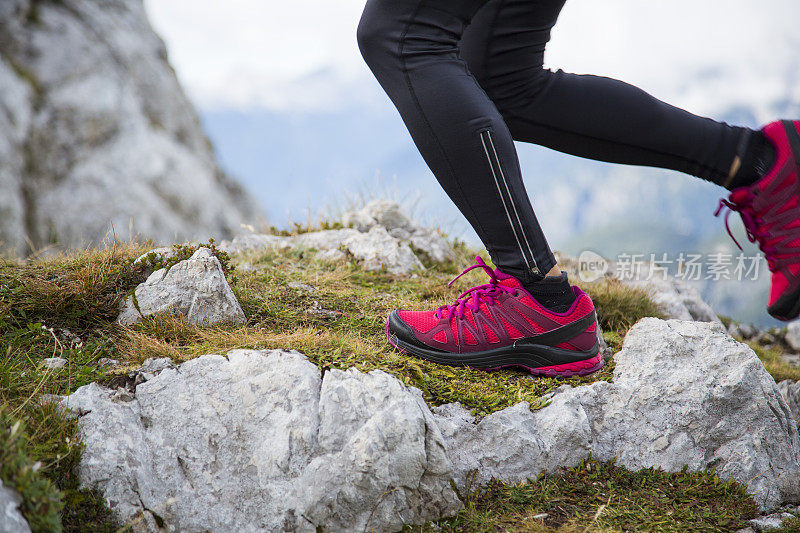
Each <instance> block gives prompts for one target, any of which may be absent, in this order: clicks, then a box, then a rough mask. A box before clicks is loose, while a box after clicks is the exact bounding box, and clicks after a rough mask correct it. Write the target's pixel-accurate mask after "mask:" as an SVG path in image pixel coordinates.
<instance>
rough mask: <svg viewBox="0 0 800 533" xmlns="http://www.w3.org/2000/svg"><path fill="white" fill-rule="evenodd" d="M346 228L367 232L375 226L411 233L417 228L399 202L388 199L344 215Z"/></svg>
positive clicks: (375, 201)
mask: <svg viewBox="0 0 800 533" xmlns="http://www.w3.org/2000/svg"><path fill="white" fill-rule="evenodd" d="M342 224H343V225H344V226H351V225H352V226H353V227H354V228H356V229H357V230H358V231H362V232H367V231H369V230H371V229H372V228H374V227H375V226H382V227H384V228H386V229H387V230H389V231H391V230H394V229H401V230H405V231H406V232H411V231H413V230H414V229H415V228H416V224H414V223H413V222H412V221H411V219H409V218H408V215H406V213H405V212H404V211H403V209H402V208H401V207H400V205H399V204H398V203H397V202H393V201H391V200H386V199H382V198H379V199H375V200H372V201H370V202H369V203H367V205H365V206H364V207H363V208H361V209H358V210H353V211H348V212H346V213H345V214H344V215H342Z"/></svg>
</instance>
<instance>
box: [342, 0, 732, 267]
mask: <svg viewBox="0 0 800 533" xmlns="http://www.w3.org/2000/svg"><path fill="white" fill-rule="evenodd" d="M563 3H564V1H563V0H488V1H487V0H435V1H434V0H368V2H367V5H366V7H365V9H364V14H363V16H362V18H361V22H360V24H359V27H358V44H359V47H360V49H361V53H362V55H363V56H364V59H365V60H366V62H367V64H368V65H369V66H370V68H371V69H372V71H373V73H374V74H375V76H376V78H377V79H378V81H379V82H380V84H381V85H382V87H383V88H384V90H385V91H386V93H387V94H388V95H389V97H390V98H391V99H392V102H393V103H394V104H395V106H396V107H397V109H398V111H399V112H400V115H401V116H402V118H403V121H404V122H405V124H406V126H407V127H408V129H409V132H410V133H411V136H412V138H413V140H414V142H415V143H416V145H417V147H418V148H419V150H420V153H421V154H422V156H423V158H424V159H425V161H426V163H427V164H428V166H429V167H430V168H431V171H432V172H433V174H434V175H435V176H436V178H437V179H438V181H439V183H440V184H441V185H442V187H443V188H444V190H445V191H446V192H447V194H448V195H449V196H450V198H451V199H452V200H453V202H454V203H455V204H456V206H457V207H458V208H459V209H460V210H461V212H462V213H463V214H464V216H465V217H466V218H467V220H468V221H469V222H470V224H471V225H472V227H473V228H475V231H476V232H477V233H478V236H479V237H480V239H481V240H482V241H483V243H484V245H485V246H486V248H487V250H488V251H489V253H490V254H491V256H492V260H493V261H494V263H495V264H497V265H498V266H499V267H500V268H501V269H502V270H503V271H505V272H508V273H510V274H513V275H515V276H517V277H518V278H520V279H521V280H522V281H523V282H531V281H535V280H536V279H539V278H540V277H541V275H542V274H545V273H547V272H548V271H549V270H550V269H551V268H552V267H553V266H554V265H555V259H554V258H553V254H552V252H551V251H550V248H549V246H548V244H547V240H546V239H545V237H544V235H543V233H542V230H541V228H540V227H539V224H538V222H537V220H536V216H535V215H534V213H533V209H532V208H531V205H530V201H529V199H528V195H527V193H526V191H525V186H524V184H523V182H522V176H521V172H520V168H519V162H518V160H517V155H516V150H515V148H514V143H513V138H516V139H518V140H522V141H528V142H534V143H537V144H543V145H545V146H550V147H552V148H556V149H558V150H562V151H565V152H570V153H574V154H576V155H581V156H584V157H592V158H595V159H601V160H605V161H614V162H620V163H631V164H641V165H652V166H663V167H665V168H674V169H676V170H682V171H684V172H689V173H692V174H696V175H700V176H701V177H704V178H716V177H718V176H721V175H723V174H724V173H725V172H727V168H728V167H730V164H731V162H732V160H733V157H734V154H735V151H736V147H737V145H738V142H739V138H740V137H741V136H742V135H743V134H746V133H747V132H748V130H743V129H740V128H732V127H730V126H727V125H725V124H722V123H718V122H714V121H712V120H709V119H704V118H700V117H696V116H694V115H691V114H689V113H687V112H685V111H682V110H680V109H677V108H675V107H672V106H669V105H667V104H665V103H663V102H660V101H658V100H656V99H655V98H652V97H651V96H649V95H647V94H646V93H644V92H642V91H640V90H638V89H636V88H634V87H632V86H630V85H626V84H623V83H621V82H618V81H615V80H610V79H607V78H599V77H594V76H574V75H569V74H564V73H560V72H559V73H555V74H553V73H550V72H549V71H546V70H544V69H543V68H542V59H543V54H544V48H545V45H546V43H547V41H548V40H549V37H550V30H551V28H552V27H553V24H555V21H556V19H557V17H558V13H559V11H560V9H561V7H562V6H563ZM470 22H472V24H471V25H469V24H470ZM468 25H469V27H468V28H467V26H468ZM465 28H466V33H465ZM462 37H463V39H462ZM473 74H475V75H477V78H476V76H475V75H473ZM487 93H488V94H487ZM512 135H513V136H514V137H513V138H512ZM726 165H727V166H726Z"/></svg>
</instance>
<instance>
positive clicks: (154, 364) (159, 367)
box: [136, 357, 175, 381]
mask: <svg viewBox="0 0 800 533" xmlns="http://www.w3.org/2000/svg"><path fill="white" fill-rule="evenodd" d="M168 368H175V363H173V362H172V360H171V359H170V358H169V357H158V358H155V357H150V358H148V359H145V361H144V363H142V366H141V367H140V368H139V369H138V370H136V373H137V374H141V375H142V376H143V377H144V380H145V381H147V380H148V379H153V378H154V377H156V376H157V375H159V374H160V373H161V372H163V371H164V370H167V369H168Z"/></svg>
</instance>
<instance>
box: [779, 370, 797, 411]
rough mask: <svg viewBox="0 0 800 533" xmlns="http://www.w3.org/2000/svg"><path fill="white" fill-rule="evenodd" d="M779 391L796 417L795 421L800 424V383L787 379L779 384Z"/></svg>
mask: <svg viewBox="0 0 800 533" xmlns="http://www.w3.org/2000/svg"><path fill="white" fill-rule="evenodd" d="M778 390H779V391H780V393H781V396H783V399H784V400H786V404H787V405H788V406H789V409H790V410H791V412H792V415H793V416H794V419H795V421H797V422H800V383H798V382H797V381H793V380H791V379H785V380H783V381H781V382H780V383H778Z"/></svg>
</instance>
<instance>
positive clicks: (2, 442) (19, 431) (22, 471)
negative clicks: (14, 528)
mask: <svg viewBox="0 0 800 533" xmlns="http://www.w3.org/2000/svg"><path fill="white" fill-rule="evenodd" d="M27 448H28V436H27V434H26V433H25V429H24V425H23V422H22V420H18V419H15V418H14V417H12V416H11V415H10V413H9V412H8V409H7V408H6V407H5V406H2V405H0V478H1V479H2V480H3V485H5V486H7V487H10V488H12V489H14V490H16V491H17V492H18V493H19V494H20V496H21V497H22V503H21V505H20V511H21V513H22V515H23V516H24V517H25V519H26V520H27V521H28V525H29V526H30V528H31V530H32V531H34V532H39V531H42V532H58V531H61V530H62V528H61V520H60V513H61V509H62V507H63V502H62V500H61V496H62V495H61V492H60V491H59V490H58V489H57V488H56V487H55V486H54V485H53V483H52V482H51V481H50V480H49V479H47V478H46V477H45V476H44V475H43V474H42V472H40V469H41V463H37V462H35V461H34V460H33V459H31V458H30V457H29V456H28V454H27V453H26V450H27Z"/></svg>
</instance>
